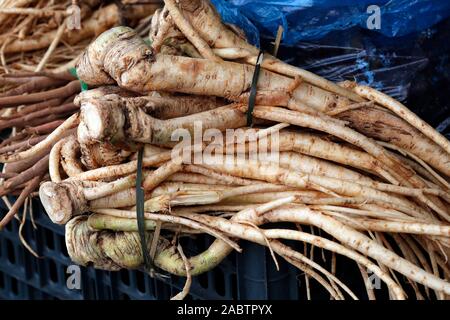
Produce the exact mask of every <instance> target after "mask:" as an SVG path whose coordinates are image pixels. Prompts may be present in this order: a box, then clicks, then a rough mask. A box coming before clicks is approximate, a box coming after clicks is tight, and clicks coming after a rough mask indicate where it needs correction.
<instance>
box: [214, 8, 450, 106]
mask: <svg viewBox="0 0 450 320" xmlns="http://www.w3.org/2000/svg"><path fill="white" fill-rule="evenodd" d="M212 3H213V4H214V5H215V6H216V8H217V10H218V11H219V13H220V15H221V16H222V20H223V21H224V22H226V23H230V24H234V25H236V26H237V27H239V28H241V29H242V30H243V31H244V32H245V34H246V36H247V38H248V41H249V42H250V43H252V44H254V45H256V46H259V45H260V42H264V41H265V42H267V40H264V39H273V38H274V37H275V35H276V32H277V29H278V26H280V25H281V26H283V29H284V33H283V38H282V45H283V47H284V48H288V50H284V52H281V53H280V54H279V56H280V58H282V59H283V60H285V61H286V62H289V63H292V64H294V65H297V66H300V67H302V68H304V69H307V70H310V71H313V72H315V73H317V74H320V75H322V76H324V77H325V78H327V79H329V80H332V81H335V82H338V81H343V80H355V81H357V82H359V83H362V84H367V85H370V86H372V87H374V88H376V89H378V90H381V91H383V92H385V93H387V94H389V95H391V96H392V97H394V98H396V99H398V100H400V101H405V100H406V99H407V97H408V92H409V88H410V85H411V82H412V81H413V80H414V77H415V75H416V73H417V72H418V71H420V70H422V69H423V68H424V67H426V65H427V63H428V58H427V56H426V55H425V54H424V52H423V50H421V49H420V48H419V49H418V47H420V45H418V44H420V42H421V41H422V39H423V38H430V37H432V36H433V33H434V32H435V31H436V30H434V29H433V26H435V25H436V23H438V22H439V21H441V20H443V19H445V18H446V17H449V16H450V1H438V0H390V1H388V0H339V1H336V0H228V1H226V0H212ZM373 5H375V6H377V7H378V8H379V13H380V15H379V18H380V19H379V22H380V25H379V27H380V28H379V29H372V30H371V31H369V30H368V25H367V23H368V19H369V18H370V17H371V16H373V14H374V11H373V10H368V8H369V6H373ZM371 22H373V20H371ZM372 27H373V25H372ZM264 48H265V49H266V50H270V44H269V46H268V44H267V43H265V44H264ZM445 65H447V64H445Z"/></svg>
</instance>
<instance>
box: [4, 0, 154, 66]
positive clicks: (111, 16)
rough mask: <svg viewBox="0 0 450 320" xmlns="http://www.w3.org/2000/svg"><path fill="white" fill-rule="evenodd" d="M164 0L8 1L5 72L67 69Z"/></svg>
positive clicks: (142, 22) (145, 24) (140, 22)
mask: <svg viewBox="0 0 450 320" xmlns="http://www.w3.org/2000/svg"><path fill="white" fill-rule="evenodd" d="M161 3H162V1H159V0H143V1H139V2H138V3H136V2H133V1H127V0H122V1H100V0H88V1H86V0H83V1H78V0H64V1H49V0H42V1H37V0H20V1H16V0H5V1H2V3H1V4H0V57H1V67H0V74H1V73H9V72H12V71H14V70H15V71H18V70H20V71H41V70H44V69H47V70H52V71H53V72H61V71H65V70H66V69H68V68H69V67H74V66H75V63H76V61H77V59H78V57H79V55H80V54H81V52H82V51H83V50H84V48H85V47H86V46H87V45H88V44H89V42H90V41H92V39H94V38H95V37H96V36H98V35H99V34H101V33H102V32H104V31H105V30H108V29H109V28H111V27H114V26H117V25H124V24H126V25H130V26H133V27H136V26H139V30H141V31H142V32H147V34H148V29H149V28H150V21H149V19H148V18H147V17H148V16H150V15H151V14H153V12H154V11H155V10H156V9H158V8H160V7H161Z"/></svg>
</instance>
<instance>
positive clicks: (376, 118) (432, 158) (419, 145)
mask: <svg viewBox="0 0 450 320" xmlns="http://www.w3.org/2000/svg"><path fill="white" fill-rule="evenodd" d="M339 118H341V119H343V120H346V121H349V122H350V126H351V127H353V128H354V129H356V130H358V131H359V132H361V133H363V134H365V135H368V136H369V137H372V138H375V139H379V140H382V141H385V142H389V143H392V144H394V145H396V146H398V147H400V148H403V149H406V150H408V151H410V152H411V153H413V154H414V155H416V156H417V157H419V158H420V159H422V160H424V161H426V162H427V163H429V164H430V165H432V166H433V167H434V168H436V169H438V170H439V171H441V172H442V173H444V174H446V175H447V176H448V177H450V154H448V153H446V152H445V150H443V149H442V148H441V147H439V146H438V145H437V144H435V143H434V142H433V141H431V140H430V139H428V138H427V137H426V136H424V135H423V134H422V133H420V132H419V131H418V130H417V129H415V128H413V127H412V126H411V125H409V124H408V123H407V122H406V121H404V120H402V119H400V118H398V117H397V116H395V115H393V114H391V113H390V112H389V111H383V110H379V109H375V108H359V109H355V110H350V111H346V112H343V113H342V114H340V115H339Z"/></svg>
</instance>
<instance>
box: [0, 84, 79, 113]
mask: <svg viewBox="0 0 450 320" xmlns="http://www.w3.org/2000/svg"><path fill="white" fill-rule="evenodd" d="M78 92H80V81H79V80H74V81H71V82H69V83H68V84H66V85H65V86H64V87H60V88H57V89H52V90H48V91H44V92H38V93H31V94H28V95H18V96H10V97H3V98H0V106H2V107H13V106H17V105H21V104H29V103H36V102H41V101H43V100H48V99H54V98H61V97H69V96H71V95H73V94H75V93H78Z"/></svg>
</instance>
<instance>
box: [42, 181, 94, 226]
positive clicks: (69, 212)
mask: <svg viewBox="0 0 450 320" xmlns="http://www.w3.org/2000/svg"><path fill="white" fill-rule="evenodd" d="M39 198H40V199H41V202H42V205H43V206H44V209H45V211H46V212H47V214H48V216H49V217H50V219H51V220H52V221H53V222H54V223H56V224H65V223H67V222H68V221H69V220H70V219H71V218H72V217H74V216H76V215H80V214H82V213H84V212H86V211H87V210H88V207H87V201H86V199H85V198H84V194H83V188H82V185H81V183H77V182H76V181H71V182H61V183H54V182H45V183H43V184H42V185H41V187H40V188H39Z"/></svg>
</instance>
